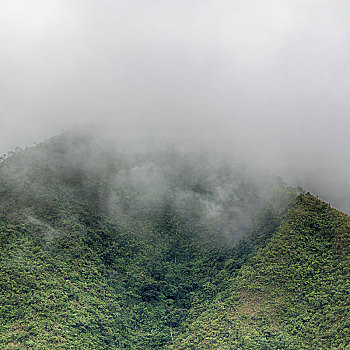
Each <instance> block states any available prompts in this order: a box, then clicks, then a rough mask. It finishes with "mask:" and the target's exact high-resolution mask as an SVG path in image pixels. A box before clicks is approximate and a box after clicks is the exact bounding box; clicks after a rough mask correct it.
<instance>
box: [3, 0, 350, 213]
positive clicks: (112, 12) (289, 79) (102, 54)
mask: <svg viewBox="0 0 350 350" xmlns="http://www.w3.org/2000/svg"><path fill="white" fill-rule="evenodd" d="M349 11H350V4H349V3H348V2H346V1H337V2H334V1H330V0H329V1H325V0H321V1H315V0H310V1H307V2H305V1H298V0H297V1H284V2H281V1H264V0H260V1H259V0H254V1H250V2H247V1H238V0H237V1H225V0H221V1H215V3H214V2H212V1H191V2H188V1H182V0H180V1H176V2H174V1H154V0H151V1H147V2H143V1H139V0H135V1H130V0H129V1H123V0H119V1H107V0H101V1H92V0H86V1H79V0H70V1H68V0H60V1H58V0H51V1H43V0H29V1H27V0H26V1H25V0H11V1H10V0H3V1H2V2H1V3H0V44H1V48H2V49H1V53H0V76H1V79H0V123H1V128H0V151H1V152H7V151H8V150H10V149H13V148H15V147H16V146H23V145H30V144H32V143H33V142H35V141H39V140H42V139H45V138H47V137H49V136H51V135H54V134H57V133H59V132H60V131H62V130H64V129H67V128H69V127H71V126H74V125H79V124H82V123H102V124H108V125H109V126H110V127H109V128H110V129H116V130H118V131H120V130H124V131H125V133H130V134H137V133H140V134H144V135H149V136H150V137H170V138H174V139H175V138H176V137H178V135H181V137H185V138H186V139H194V140H197V141H198V142H202V143H205V144H206V145H210V146H212V147H213V148H215V147H219V148H222V149H225V151H227V152H235V153H238V154H241V155H242V156H243V158H246V159H248V160H252V161H255V162H258V163H259V164H262V165H264V166H265V167H266V168H269V169H271V170H272V171H274V172H276V173H277V174H279V175H281V176H283V177H285V178H286V180H287V181H289V182H291V183H293V184H301V185H303V186H304V187H305V188H306V189H309V190H311V191H313V192H315V193H316V194H319V195H320V196H321V197H322V198H324V199H326V200H328V201H331V203H332V204H333V205H335V206H337V207H339V208H341V209H344V210H348V211H350V201H349V200H348V199H347V198H350V182H349V181H348V179H349V178H350V166H349V165H348V161H347V156H348V150H349V149H350V141H349V138H348V133H349V130H350V118H349V111H350V105H349V103H350V102H349V99H347V94H348V91H349V88H350V86H349V85H350V64H349V57H350V47H349V45H348V41H349V38H350V33H349V31H350V27H349V26H348V18H349V16H348V15H349Z"/></svg>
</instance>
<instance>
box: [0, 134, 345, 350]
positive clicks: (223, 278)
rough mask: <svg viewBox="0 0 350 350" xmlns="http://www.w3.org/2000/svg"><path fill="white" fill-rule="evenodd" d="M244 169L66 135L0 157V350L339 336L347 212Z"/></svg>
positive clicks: (288, 344)
mask: <svg viewBox="0 0 350 350" xmlns="http://www.w3.org/2000/svg"><path fill="white" fill-rule="evenodd" d="M201 157H202V158H201ZM243 174H245V173H244V172H242V171H241V170H239V169H238V170H236V172H234V171H233V170H232V168H230V167H228V166H226V165H222V164H216V163H215V167H210V166H208V161H207V158H206V157H204V156H198V155H190V156H189V155H181V154H178V153H176V152H172V151H171V152H169V151H167V152H165V153H157V154H155V155H154V154H149V153H147V152H146V153H143V154H138V153H136V154H128V155H127V157H126V156H123V155H121V154H120V153H118V152H117V151H116V150H115V149H110V148H109V146H106V145H102V146H101V145H99V147H98V148H96V144H94V143H92V142H91V140H90V139H89V138H87V137H84V136H79V137H77V136H76V135H70V134H69V133H68V134H66V135H63V136H60V137H57V138H53V139H52V140H49V141H48V142H47V143H44V144H41V145H38V146H36V147H34V148H31V149H26V150H23V151H20V152H18V153H15V154H13V155H12V156H11V157H9V158H7V159H5V160H4V161H3V162H1V164H0V248H1V250H0V272H1V275H0V348H3V349H25V348H29V349H137V350H139V349H152V348H154V349H166V348H169V349H175V348H176V349H303V348H305V349H306V348H310V349H332V348H334V349H342V348H346V346H348V345H349V334H348V330H349V321H348V317H347V316H348V315H349V311H350V310H349V300H348V295H349V287H350V284H349V277H350V276H349V253H350V252H349V245H348V242H349V232H350V230H349V228H350V224H349V220H348V217H347V216H345V215H344V214H341V213H339V212H337V211H335V210H333V209H331V208H330V207H329V205H327V204H325V203H323V202H321V201H319V200H317V199H316V198H314V197H312V196H311V195H309V194H306V195H300V196H298V197H297V198H296V196H295V194H294V191H293V190H291V189H290V188H288V187H286V186H284V185H283V184H281V183H280V182H279V181H275V180H271V179H269V180H268V181H265V180H264V181H263V186H262V187H263V190H262V188H261V187H260V186H258V185H257V183H256V182H254V181H253V180H250V179H247V177H246V176H243ZM158 185H159V186H158ZM162 186H163V187H162ZM160 188H162V191H160V190H159V189H160ZM267 189H268V190H267ZM291 201H292V202H293V203H294V204H293V207H292V208H291V209H290V210H289V211H288V208H290V205H291V204H290V203H291Z"/></svg>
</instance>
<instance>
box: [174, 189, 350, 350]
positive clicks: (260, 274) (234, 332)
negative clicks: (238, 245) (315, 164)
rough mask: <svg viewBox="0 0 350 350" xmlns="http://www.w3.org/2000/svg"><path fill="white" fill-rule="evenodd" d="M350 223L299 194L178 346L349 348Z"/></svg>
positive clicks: (191, 326) (177, 347)
mask: <svg viewBox="0 0 350 350" xmlns="http://www.w3.org/2000/svg"><path fill="white" fill-rule="evenodd" d="M349 237H350V221H349V218H348V216H346V215H344V214H342V213H340V212H338V211H336V210H334V209H331V208H330V207H329V205H327V204H326V203H324V202H322V201H320V200H318V199H316V198H315V197H313V196H311V195H309V194H308V195H300V196H299V197H298V198H297V200H296V201H295V204H294V206H293V208H292V209H290V211H289V213H288V215H287V217H286V219H285V221H284V222H283V223H282V224H281V226H280V227H279V228H278V230H277V231H276V232H275V234H274V235H273V237H272V238H271V240H270V241H269V243H268V244H267V245H266V247H263V248H261V249H260V250H259V251H258V253H257V254H256V255H255V256H254V257H252V259H250V261H249V262H248V263H247V264H246V266H244V267H243V268H242V269H241V270H240V272H239V275H238V276H237V277H236V278H234V279H231V283H230V286H229V287H228V288H227V289H226V290H225V292H223V293H221V294H220V295H219V296H218V297H217V298H216V300H215V301H214V302H213V304H212V305H211V306H210V307H209V308H208V310H206V311H204V312H203V313H202V314H201V315H200V316H199V317H198V318H197V319H196V321H195V322H193V323H192V324H191V325H190V327H189V329H188V330H187V331H186V333H185V336H182V337H181V338H182V339H181V340H179V341H178V342H177V345H176V347H175V348H176V349H219V348H220V349H347V348H349V346H350V345H349V344H350V328H349V327H350V322H349V314H350V300H349V298H350V297H349V296H350V294H349V292H350V259H349V253H350V251H349Z"/></svg>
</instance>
